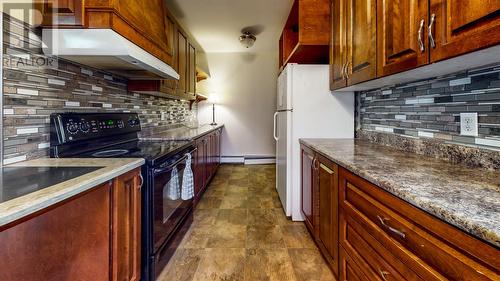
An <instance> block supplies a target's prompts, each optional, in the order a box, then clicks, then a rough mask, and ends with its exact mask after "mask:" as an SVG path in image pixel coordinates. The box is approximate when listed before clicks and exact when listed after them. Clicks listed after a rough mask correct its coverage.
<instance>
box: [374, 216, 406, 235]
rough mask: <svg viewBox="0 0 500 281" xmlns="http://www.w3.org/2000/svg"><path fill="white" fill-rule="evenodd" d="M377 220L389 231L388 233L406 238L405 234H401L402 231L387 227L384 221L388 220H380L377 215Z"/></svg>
mask: <svg viewBox="0 0 500 281" xmlns="http://www.w3.org/2000/svg"><path fill="white" fill-rule="evenodd" d="M377 218H378V220H379V221H380V223H381V224H382V225H383V226H384V227H385V228H387V229H389V231H391V232H392V233H394V234H397V235H399V236H401V238H406V234H404V232H402V231H400V230H397V229H395V228H394V227H391V226H389V225H387V224H386V223H385V221H388V220H389V219H383V218H381V217H380V216H378V215H377Z"/></svg>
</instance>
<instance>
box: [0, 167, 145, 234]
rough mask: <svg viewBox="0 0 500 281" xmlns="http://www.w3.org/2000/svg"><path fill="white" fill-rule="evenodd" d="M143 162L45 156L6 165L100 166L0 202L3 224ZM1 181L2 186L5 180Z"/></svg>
mask: <svg viewBox="0 0 500 281" xmlns="http://www.w3.org/2000/svg"><path fill="white" fill-rule="evenodd" d="M143 164H144V159H139V158H121V159H111V158H107V159H92V158H86V159H81V158H64V159H55V158H54V159H52V158H43V159H36V160H31V161H27V162H20V163H16V164H12V165H8V166H5V167H4V168H10V167H51V168H62V169H64V168H65V167H79V168H83V167H98V169H95V170H91V169H87V171H86V172H85V173H84V174H83V175H81V176H77V177H74V178H70V179H67V180H65V181H61V182H59V183H56V184H54V185H49V186H47V187H44V188H42V189H39V190H36V191H34V192H30V193H27V194H25V195H22V196H20V197H17V198H13V199H11V200H6V201H4V202H2V203H0V227H1V226H4V225H6V224H8V223H11V222H13V221H15V220H18V219H20V218H23V217H25V216H27V215H30V214H33V213H35V212H37V211H39V210H42V209H45V208H47V207H49V206H51V205H54V204H56V203H58V202H61V201H63V200H65V199H68V198H70V197H72V196H75V195H77V194H79V193H81V192H84V191H86V190H89V189H91V188H93V187H95V186H97V185H99V184H102V183H104V182H107V181H109V180H111V179H113V178H115V177H117V176H120V175H122V174H124V173H126V172H129V171H131V170H133V169H135V168H137V167H140V166H142V165H143ZM21 170H22V169H21ZM56 170H57V169H46V172H47V173H50V172H51V171H52V172H55V171H56ZM84 170H85V169H84ZM43 176H48V177H50V175H40V177H43ZM0 184H2V185H3V181H2V183H0Z"/></svg>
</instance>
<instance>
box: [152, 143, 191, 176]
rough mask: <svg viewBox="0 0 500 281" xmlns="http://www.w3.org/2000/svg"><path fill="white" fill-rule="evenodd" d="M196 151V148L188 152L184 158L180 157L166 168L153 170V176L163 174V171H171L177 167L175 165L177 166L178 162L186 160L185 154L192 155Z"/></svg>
mask: <svg viewBox="0 0 500 281" xmlns="http://www.w3.org/2000/svg"><path fill="white" fill-rule="evenodd" d="M196 150H198V148H197V147H196V148H194V149H193V150H191V151H190V152H188V153H186V154H184V156H182V157H181V158H180V159H179V160H177V161H175V162H174V163H172V164H170V165H168V166H166V167H161V168H159V169H154V170H153V172H154V174H155V175H156V174H161V173H163V172H165V171H168V170H170V169H172V168H173V167H175V166H177V164H179V163H180V162H182V161H184V160H185V159H186V158H187V156H186V155H187V154H193V153H194V152H195V151H196Z"/></svg>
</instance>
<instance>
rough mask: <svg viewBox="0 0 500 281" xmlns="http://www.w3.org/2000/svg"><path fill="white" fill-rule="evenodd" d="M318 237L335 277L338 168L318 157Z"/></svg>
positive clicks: (336, 268) (337, 231) (337, 253)
mask: <svg viewBox="0 0 500 281" xmlns="http://www.w3.org/2000/svg"><path fill="white" fill-rule="evenodd" d="M317 158H318V164H319V165H318V167H317V177H318V180H317V190H318V192H317V194H318V203H319V208H318V226H317V229H318V236H317V239H316V240H317V242H318V245H319V247H320V249H321V250H322V252H323V253H324V255H325V257H326V260H327V261H328V262H329V263H330V265H331V268H332V269H333V273H334V274H335V276H336V277H337V276H338V267H339V261H338V258H339V246H338V240H339V230H338V222H339V207H338V196H339V195H338V194H339V193H338V184H339V182H338V181H339V177H338V166H337V165H335V164H334V163H332V162H331V161H329V160H327V159H326V158H324V157H322V156H318V157H317Z"/></svg>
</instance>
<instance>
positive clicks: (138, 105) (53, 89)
mask: <svg viewBox="0 0 500 281" xmlns="http://www.w3.org/2000/svg"><path fill="white" fill-rule="evenodd" d="M3 44H4V64H3V76H4V77H3V95H4V96H3V109H4V118H3V123H4V124H3V134H4V140H3V149H4V150H3V151H4V159H3V162H4V164H9V163H13V162H18V161H23V160H28V159H34V158H40V157H46V156H48V155H49V154H48V153H49V152H48V147H49V129H50V126H49V116H50V114H51V113H54V112H68V111H79V112H116V111H118V112H137V113H139V115H140V118H141V122H142V125H143V131H144V132H145V133H152V131H153V130H154V131H165V130H168V129H172V128H177V127H180V126H182V125H184V124H185V123H186V122H188V119H190V118H192V117H193V116H196V114H197V107H196V105H193V109H192V110H190V108H189V102H187V101H180V100H173V99H166V98H160V97H154V96H149V95H143V94H137V93H131V92H128V91H127V84H126V83H127V81H126V80H125V79H123V78H121V77H117V76H114V75H111V74H109V73H105V72H101V71H98V70H95V69H91V68H87V67H84V66H80V65H77V64H74V63H71V62H68V61H63V60H58V62H57V66H56V67H47V66H44V67H31V68H30V67H26V66H23V65H21V64H17V65H16V64H13V63H6V59H9V60H10V62H12V61H15V60H16V59H18V58H22V59H28V60H32V59H47V57H45V56H44V55H43V52H42V49H41V46H42V43H41V41H40V30H38V29H33V28H30V27H29V26H27V25H26V24H23V23H21V22H17V21H16V20H11V19H9V18H8V17H5V18H4V42H3ZM162 115H163V120H162Z"/></svg>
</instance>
